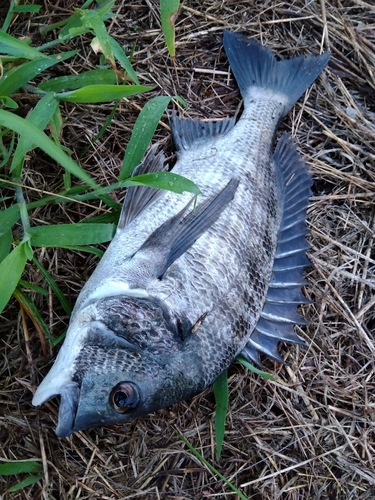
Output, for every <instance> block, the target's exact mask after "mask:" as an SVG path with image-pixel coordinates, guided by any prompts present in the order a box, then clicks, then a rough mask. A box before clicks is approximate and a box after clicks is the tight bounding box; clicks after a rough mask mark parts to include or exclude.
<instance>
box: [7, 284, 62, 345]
mask: <svg viewBox="0 0 375 500" xmlns="http://www.w3.org/2000/svg"><path fill="white" fill-rule="evenodd" d="M13 295H14V296H15V298H16V299H17V300H18V302H19V303H20V304H22V307H23V308H24V310H25V311H26V312H27V314H28V316H29V317H30V318H31V319H32V321H33V322H34V323H37V324H38V325H39V328H40V329H41V330H42V332H43V333H44V335H45V337H47V338H48V340H49V341H50V342H52V341H53V340H54V338H53V336H52V333H51V331H50V329H49V328H48V326H47V323H46V322H45V321H44V319H43V318H42V316H41V314H40V312H39V311H38V309H37V307H36V305H35V304H34V302H33V301H32V300H31V299H30V298H29V296H28V295H26V294H24V293H22V292H21V290H20V289H19V287H17V288H16V289H15V290H14V292H13Z"/></svg>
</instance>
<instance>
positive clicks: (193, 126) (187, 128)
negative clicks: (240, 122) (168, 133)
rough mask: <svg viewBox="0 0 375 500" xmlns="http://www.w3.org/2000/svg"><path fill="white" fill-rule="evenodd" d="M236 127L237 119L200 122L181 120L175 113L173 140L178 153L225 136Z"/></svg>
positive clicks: (173, 118)
mask: <svg viewBox="0 0 375 500" xmlns="http://www.w3.org/2000/svg"><path fill="white" fill-rule="evenodd" d="M234 125H235V118H225V119H224V120H221V121H217V122H202V121H200V120H180V118H178V116H177V115H176V113H173V115H172V120H171V126H172V134H173V140H174V143H175V146H176V149H177V152H178V151H181V150H183V149H185V150H186V149H190V148H191V147H193V145H196V144H198V143H200V142H202V141H206V140H207V139H212V138H215V137H218V136H220V135H224V134H226V133H227V132H229V130H231V129H232V128H233V127H234Z"/></svg>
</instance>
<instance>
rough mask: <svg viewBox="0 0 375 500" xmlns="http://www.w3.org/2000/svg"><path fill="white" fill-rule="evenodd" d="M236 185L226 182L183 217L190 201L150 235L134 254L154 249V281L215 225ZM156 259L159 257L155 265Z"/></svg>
mask: <svg viewBox="0 0 375 500" xmlns="http://www.w3.org/2000/svg"><path fill="white" fill-rule="evenodd" d="M238 183H239V181H238V180H237V179H232V180H230V181H229V182H228V184H227V185H226V186H225V187H224V189H222V190H221V191H220V192H219V193H218V194H217V195H215V196H213V197H211V198H208V199H207V200H205V201H204V202H203V203H201V204H200V205H198V207H197V208H195V209H194V210H192V211H191V212H190V213H189V214H188V215H186V216H185V217H184V214H185V212H186V210H187V209H188V207H189V206H190V205H191V203H192V201H193V199H194V198H193V199H192V200H191V201H190V202H189V203H188V204H187V205H186V206H185V207H184V208H183V210H181V212H179V213H178V214H177V215H175V216H174V217H172V218H171V219H169V220H167V221H166V222H165V223H164V224H162V225H161V226H160V227H159V228H158V229H156V231H154V232H153V233H152V235H151V236H150V237H149V238H148V240H147V241H146V242H145V243H144V244H143V245H142V247H141V248H140V249H139V250H138V252H142V250H145V249H150V248H151V249H155V261H154V262H155V266H156V276H157V277H158V278H160V277H161V276H162V275H163V274H164V273H165V271H166V270H167V269H168V267H169V266H171V265H172V264H173V262H174V261H175V260H177V259H178V258H179V257H181V255H182V254H183V253H185V252H186V251H187V250H188V249H189V248H190V247H191V246H192V245H193V244H194V243H195V242H196V240H197V239H198V238H199V237H200V236H202V234H203V233H204V232H205V231H207V229H209V228H210V227H211V226H212V224H214V223H215V222H216V221H217V219H218V218H219V217H220V215H221V213H222V211H223V210H224V209H225V208H226V207H227V206H228V204H229V203H230V202H231V201H232V199H233V197H234V194H235V192H236V189H237V186H238ZM158 256H160V258H159V261H158Z"/></svg>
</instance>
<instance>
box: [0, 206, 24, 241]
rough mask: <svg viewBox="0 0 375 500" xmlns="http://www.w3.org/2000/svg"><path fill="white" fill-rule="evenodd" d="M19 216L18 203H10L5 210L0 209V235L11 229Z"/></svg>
mask: <svg viewBox="0 0 375 500" xmlns="http://www.w3.org/2000/svg"><path fill="white" fill-rule="evenodd" d="M19 218H20V209H19V206H18V205H12V206H11V207H9V208H7V209H6V210H0V236H2V235H3V234H4V233H6V232H7V231H9V230H11V229H12V227H13V226H14V224H15V223H16V222H17V221H18V220H19Z"/></svg>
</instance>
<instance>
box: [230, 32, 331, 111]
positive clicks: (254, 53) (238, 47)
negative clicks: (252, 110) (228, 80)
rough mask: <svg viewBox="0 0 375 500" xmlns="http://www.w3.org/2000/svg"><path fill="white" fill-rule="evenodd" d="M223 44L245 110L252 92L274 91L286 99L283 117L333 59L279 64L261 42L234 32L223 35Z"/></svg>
mask: <svg viewBox="0 0 375 500" xmlns="http://www.w3.org/2000/svg"><path fill="white" fill-rule="evenodd" d="M223 43H224V48H225V52H226V54H227V57H228V59H229V63H230V66H231V68H232V71H233V74H234V76H235V78H236V81H237V83H238V86H239V88H240V91H241V94H242V96H243V98H244V101H245V106H246V101H247V99H251V96H250V94H249V90H250V89H251V88H254V87H258V88H260V89H264V90H271V91H272V90H273V91H274V92H275V93H278V94H283V95H284V96H285V97H286V98H287V103H286V105H285V108H284V113H283V115H286V114H287V113H288V112H289V111H290V109H291V108H292V107H293V106H294V104H295V103H296V102H297V100H298V99H299V98H300V97H301V95H302V94H303V93H304V92H305V90H306V89H307V88H308V87H309V86H310V85H311V84H312V83H313V82H314V80H315V79H316V78H317V77H318V76H319V75H320V73H321V72H322V71H323V69H324V67H325V66H326V64H327V63H328V60H329V58H330V55H331V54H330V52H324V54H321V55H313V54H310V55H307V56H303V55H301V56H297V57H293V58H292V59H286V60H284V61H277V60H276V58H275V56H274V55H273V53H272V52H271V51H270V50H269V49H267V48H266V47H264V46H263V45H261V44H260V43H259V42H257V41H256V40H254V39H252V38H247V37H246V36H244V35H241V34H240V33H233V32H232V31H226V32H225V33H224V40H223Z"/></svg>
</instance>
